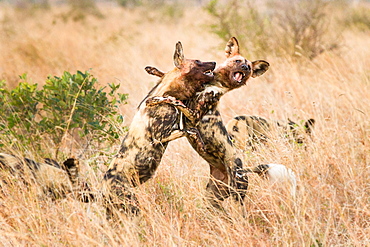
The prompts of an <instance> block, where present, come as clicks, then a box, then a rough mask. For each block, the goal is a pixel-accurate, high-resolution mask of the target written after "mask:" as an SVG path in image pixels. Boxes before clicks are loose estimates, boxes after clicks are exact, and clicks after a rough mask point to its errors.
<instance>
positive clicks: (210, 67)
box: [206, 62, 216, 70]
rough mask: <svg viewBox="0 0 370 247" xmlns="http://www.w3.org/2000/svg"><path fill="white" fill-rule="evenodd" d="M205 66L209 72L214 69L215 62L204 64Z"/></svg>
mask: <svg viewBox="0 0 370 247" xmlns="http://www.w3.org/2000/svg"><path fill="white" fill-rule="evenodd" d="M206 66H207V67H209V69H210V70H214V69H215V68H216V62H206Z"/></svg>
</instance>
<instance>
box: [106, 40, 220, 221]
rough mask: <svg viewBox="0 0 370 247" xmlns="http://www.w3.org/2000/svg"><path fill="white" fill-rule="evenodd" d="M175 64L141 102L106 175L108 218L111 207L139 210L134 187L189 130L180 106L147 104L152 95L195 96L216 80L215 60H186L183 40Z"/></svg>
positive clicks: (177, 51) (176, 54)
mask: <svg viewBox="0 0 370 247" xmlns="http://www.w3.org/2000/svg"><path fill="white" fill-rule="evenodd" d="M174 63H175V66H176V67H175V68H174V69H173V70H172V71H170V72H168V73H165V74H163V77H162V78H161V79H160V81H159V82H158V83H157V85H156V86H155V87H154V88H153V89H152V90H151V91H150V93H149V94H148V96H147V97H145V99H144V100H143V102H141V104H140V106H139V108H138V111H137V113H136V114H135V116H134V118H133V120H132V123H131V125H130V127H129V130H128V133H127V135H126V136H125V138H124V139H123V141H122V144H121V147H120V150H119V151H118V153H117V154H116V155H115V157H114V159H113V160H112V162H111V163H110V165H109V167H108V170H107V171H106V173H105V175H104V194H105V195H106V196H105V197H106V199H107V209H108V217H109V216H111V215H112V213H113V211H112V209H118V210H121V211H126V212H129V213H137V212H138V207H137V201H136V198H135V195H134V193H133V192H132V188H133V187H135V186H137V185H139V184H142V183H144V182H146V181H147V180H148V179H150V178H151V177H153V175H154V173H155V171H156V169H157V167H158V165H159V164H160V162H161V159H162V156H163V153H164V151H165V150H166V147H167V145H168V143H169V141H171V140H174V139H177V138H179V137H182V136H184V135H187V134H188V133H189V131H188V130H186V129H182V128H180V126H179V118H180V115H181V114H180V111H179V110H178V109H181V108H180V107H179V108H176V107H174V106H172V105H169V104H163V105H156V106H152V107H148V106H147V104H149V102H151V101H152V99H153V97H157V99H158V98H164V97H167V98H171V97H176V98H177V99H180V100H186V99H189V98H193V97H194V96H195V93H196V92H199V91H202V90H203V89H204V84H205V83H208V82H209V81H211V80H213V74H212V71H213V69H214V68H215V62H201V61H199V60H191V59H185V57H184V54H183V49H182V45H181V43H180V42H178V43H177V45H176V50H175V54H174ZM176 102H177V103H178V104H180V105H181V104H182V103H181V102H178V101H176V100H175V104H176ZM188 117H191V116H188Z"/></svg>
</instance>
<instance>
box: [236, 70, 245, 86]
mask: <svg viewBox="0 0 370 247" xmlns="http://www.w3.org/2000/svg"><path fill="white" fill-rule="evenodd" d="M244 77H245V74H244V73H243V72H241V71H237V72H235V73H234V74H233V79H234V80H235V81H237V82H239V83H242V82H243V79H244Z"/></svg>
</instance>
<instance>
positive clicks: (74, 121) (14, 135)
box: [0, 71, 127, 149]
mask: <svg viewBox="0 0 370 247" xmlns="http://www.w3.org/2000/svg"><path fill="white" fill-rule="evenodd" d="M21 80H22V81H21V82H20V83H19V85H18V86H17V87H16V88H14V89H13V90H7V89H6V88H5V87H4V86H5V83H4V82H1V83H0V98H1V99H2V101H1V103H0V104H1V109H0V114H1V116H3V117H2V118H0V135H1V136H2V140H7V142H8V143H9V144H10V145H12V144H14V142H18V143H19V144H21V145H25V146H27V145H29V144H34V143H38V142H39V141H40V140H42V139H45V137H48V138H49V139H50V140H51V141H52V143H53V144H54V145H55V148H56V149H58V147H59V145H60V143H61V142H62V139H63V138H64V137H65V136H66V135H68V136H70V137H73V138H75V137H74V136H75V135H73V134H74V133H78V135H79V137H80V138H81V139H80V140H78V141H79V142H85V143H89V144H90V145H94V143H97V144H98V143H101V142H107V141H108V142H111V141H114V140H116V139H117V138H118V137H119V133H120V130H122V128H121V126H120V125H121V124H122V122H123V117H122V116H121V115H119V114H118V106H119V104H122V103H126V99H127V94H120V93H117V90H118V89H119V85H115V84H108V87H109V88H108V90H107V91H108V92H105V90H106V89H107V88H106V87H99V88H97V83H98V81H97V79H96V78H94V77H93V76H92V75H91V74H90V72H88V71H87V72H85V73H82V72H81V71H77V73H76V74H70V73H69V72H64V74H63V75H62V76H61V77H56V76H55V77H49V78H48V79H47V80H46V83H45V85H44V86H43V87H42V89H40V90H38V89H37V84H31V83H29V82H27V77H26V75H22V76H21ZM94 141H95V142H94ZM39 148H40V147H39ZM36 149H38V148H36Z"/></svg>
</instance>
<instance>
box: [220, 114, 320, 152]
mask: <svg viewBox="0 0 370 247" xmlns="http://www.w3.org/2000/svg"><path fill="white" fill-rule="evenodd" d="M314 124H315V120H314V119H309V120H307V121H306V122H305V123H304V125H303V126H299V125H298V124H296V123H295V122H293V121H291V120H290V119H288V121H286V122H283V121H271V120H270V121H268V120H266V119H264V118H261V117H258V116H248V115H240V116H236V117H234V118H233V119H231V120H230V121H229V122H228V123H227V125H226V129H227V132H228V133H229V135H230V137H231V138H232V140H233V143H234V145H235V147H237V148H239V149H242V150H246V149H248V148H252V149H255V146H256V145H258V144H260V143H266V142H267V140H268V137H269V132H270V131H271V130H273V129H274V128H276V129H278V130H279V131H281V132H282V133H283V134H284V136H287V137H291V138H292V140H293V141H295V142H296V143H300V144H301V143H303V142H304V140H305V135H307V134H308V135H310V134H311V132H312V129H313V127H314Z"/></svg>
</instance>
